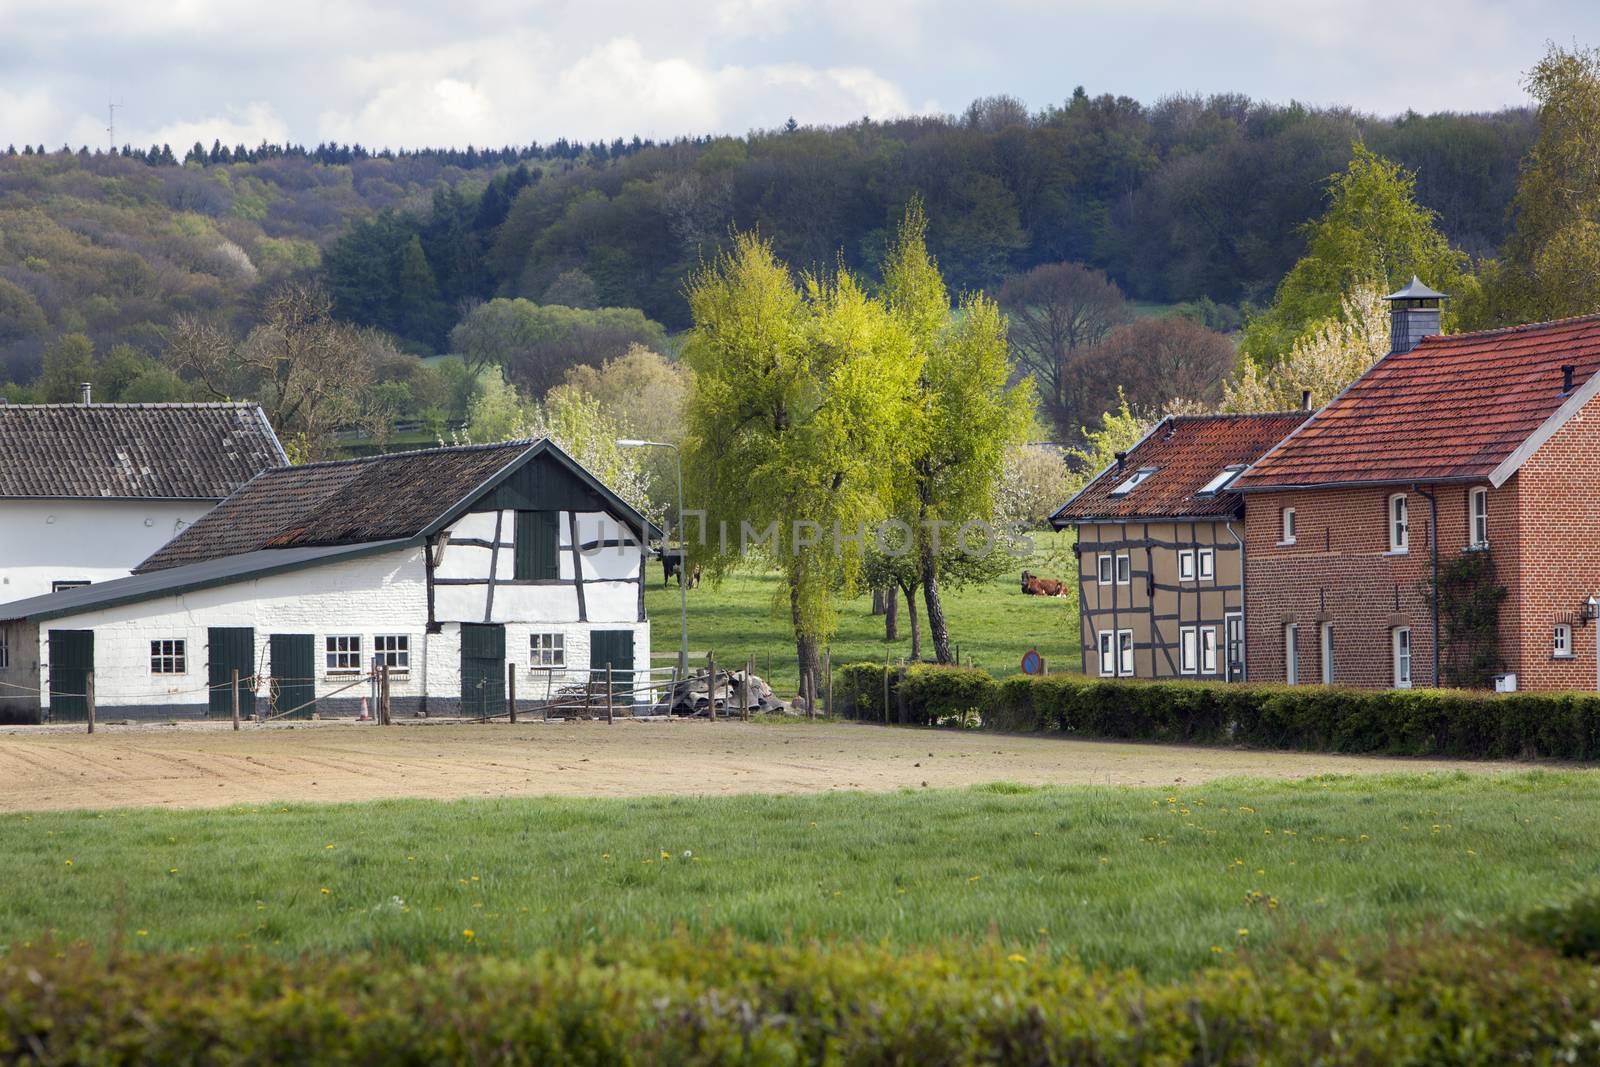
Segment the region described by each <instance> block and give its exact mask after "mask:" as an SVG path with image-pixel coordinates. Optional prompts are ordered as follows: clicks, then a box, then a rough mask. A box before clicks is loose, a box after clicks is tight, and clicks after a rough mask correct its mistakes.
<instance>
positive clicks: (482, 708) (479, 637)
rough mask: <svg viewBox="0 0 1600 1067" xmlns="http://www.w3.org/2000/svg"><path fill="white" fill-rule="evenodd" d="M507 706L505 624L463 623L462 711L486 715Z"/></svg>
mask: <svg viewBox="0 0 1600 1067" xmlns="http://www.w3.org/2000/svg"><path fill="white" fill-rule="evenodd" d="M505 710H506V628H505V627H504V626H493V625H485V624H483V623H471V622H464V623H462V624H461V714H462V715H464V716H467V717H468V718H487V717H488V716H490V715H501V714H504V713H505Z"/></svg>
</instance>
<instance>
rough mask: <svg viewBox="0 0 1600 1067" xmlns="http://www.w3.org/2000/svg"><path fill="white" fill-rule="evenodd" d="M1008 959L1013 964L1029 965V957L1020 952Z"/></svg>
mask: <svg viewBox="0 0 1600 1067" xmlns="http://www.w3.org/2000/svg"><path fill="white" fill-rule="evenodd" d="M1006 959H1008V960H1010V961H1011V962H1012V963H1027V962H1028V957H1026V956H1024V955H1023V954H1022V953H1020V952H1013V953H1012V954H1011V955H1009V956H1007V957H1006Z"/></svg>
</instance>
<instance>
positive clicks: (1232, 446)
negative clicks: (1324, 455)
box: [1051, 411, 1308, 526]
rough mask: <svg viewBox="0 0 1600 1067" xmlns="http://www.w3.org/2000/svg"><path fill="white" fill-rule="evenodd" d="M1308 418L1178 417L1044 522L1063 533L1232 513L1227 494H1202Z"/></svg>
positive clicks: (1296, 414) (1299, 414)
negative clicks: (1070, 528)
mask: <svg viewBox="0 0 1600 1067" xmlns="http://www.w3.org/2000/svg"><path fill="white" fill-rule="evenodd" d="M1307 417H1308V416H1307V413H1306V412H1304V411H1291V412H1283V413H1279V414H1271V415H1181V416H1174V417H1171V418H1167V419H1163V420H1162V422H1161V424H1160V425H1158V426H1157V427H1156V428H1155V429H1154V430H1152V431H1150V433H1149V434H1148V435H1147V436H1146V437H1145V439H1144V440H1142V441H1140V442H1139V444H1138V445H1136V446H1135V447H1134V448H1133V449H1132V450H1131V451H1130V452H1129V453H1128V455H1127V458H1126V459H1125V460H1124V462H1123V463H1122V465H1121V467H1120V468H1119V467H1118V466H1117V465H1115V464H1113V465H1112V466H1110V467H1108V468H1107V469H1106V470H1104V471H1101V472H1100V474H1099V475H1097V476H1096V477H1095V479H1094V480H1093V481H1091V482H1090V483H1089V484H1088V485H1086V486H1084V488H1083V489H1082V490H1081V491H1080V492H1079V493H1078V495H1077V496H1075V497H1073V498H1072V499H1071V500H1069V501H1067V503H1066V504H1065V505H1063V506H1062V507H1061V509H1060V510H1059V511H1057V512H1056V513H1055V514H1054V515H1053V516H1051V522H1053V523H1055V524H1056V525H1057V526H1064V525H1066V524H1068V523H1072V522H1081V521H1083V520H1085V519H1170V518H1191V517H1195V518H1198V517H1207V516H1215V517H1218V518H1222V517H1226V516H1229V515H1233V514H1236V513H1237V511H1238V508H1239V497H1238V496H1237V495H1236V494H1234V493H1233V492H1231V491H1229V490H1228V489H1226V488H1225V489H1224V490H1223V491H1221V492H1217V493H1202V490H1203V489H1204V488H1205V487H1206V486H1207V485H1208V484H1210V482H1211V481H1212V479H1214V478H1216V477H1217V476H1218V475H1219V474H1221V473H1222V472H1223V471H1224V470H1226V469H1227V468H1228V467H1231V466H1240V465H1243V464H1248V463H1253V462H1255V461H1256V460H1257V459H1258V458H1260V456H1261V455H1262V454H1263V453H1265V452H1266V451H1267V450H1268V449H1269V448H1271V447H1272V446H1273V445H1275V444H1277V443H1278V442H1279V441H1281V440H1283V438H1284V437H1285V436H1286V435H1287V434H1289V433H1292V432H1293V431H1294V429H1295V427H1297V426H1299V425H1301V424H1302V423H1303V422H1305V420H1306V418H1307ZM1145 468H1154V473H1153V474H1151V475H1150V476H1149V477H1148V478H1146V479H1145V480H1144V481H1142V482H1140V483H1139V485H1138V486H1136V487H1135V488H1134V489H1133V490H1132V491H1130V492H1128V493H1127V494H1126V495H1122V496H1115V495H1113V492H1114V490H1116V489H1117V487H1118V486H1120V485H1121V484H1122V483H1123V482H1125V481H1126V480H1127V479H1128V478H1129V477H1131V476H1132V475H1133V474H1134V473H1135V472H1136V471H1139V470H1141V469H1145Z"/></svg>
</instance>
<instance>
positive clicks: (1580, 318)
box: [1412, 311, 1600, 351]
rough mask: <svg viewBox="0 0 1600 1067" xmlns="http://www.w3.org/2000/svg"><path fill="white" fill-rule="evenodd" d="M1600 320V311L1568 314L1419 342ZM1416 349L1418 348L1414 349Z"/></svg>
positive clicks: (1435, 335)
mask: <svg viewBox="0 0 1600 1067" xmlns="http://www.w3.org/2000/svg"><path fill="white" fill-rule="evenodd" d="M1591 321H1600V311H1591V312H1589V313H1587V314H1584V315H1568V316H1566V317H1565V318H1560V319H1544V320H1542V321H1540V322H1522V323H1518V324H1517V325H1515V326H1496V327H1495V328H1494V329H1491V330H1464V331H1462V332H1461V333H1435V334H1429V335H1428V336H1427V337H1424V338H1423V339H1422V340H1421V341H1419V342H1418V343H1417V347H1418V348H1420V347H1421V346H1422V345H1423V344H1424V343H1426V342H1427V341H1429V340H1450V341H1455V340H1459V339H1460V338H1463V337H1494V336H1496V335H1498V334H1507V333H1525V332H1528V331H1532V330H1542V329H1544V328H1545V327H1548V326H1568V325H1571V324H1572V323H1575V322H1591ZM1412 351H1416V349H1415V348H1414V349H1412Z"/></svg>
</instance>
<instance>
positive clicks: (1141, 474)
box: [1111, 467, 1160, 496]
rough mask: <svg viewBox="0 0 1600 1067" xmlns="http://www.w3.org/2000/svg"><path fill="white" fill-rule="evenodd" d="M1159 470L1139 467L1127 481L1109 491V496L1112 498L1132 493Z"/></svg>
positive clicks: (1157, 468)
mask: <svg viewBox="0 0 1600 1067" xmlns="http://www.w3.org/2000/svg"><path fill="white" fill-rule="evenodd" d="M1159 469H1160V468H1159V467H1140V468H1139V469H1138V470H1136V471H1134V472H1133V476H1132V477H1130V478H1129V479H1128V480H1127V481H1125V482H1123V483H1122V484H1121V485H1119V486H1117V487H1116V488H1115V489H1113V490H1111V495H1112V496H1127V495H1128V494H1129V493H1131V492H1133V491H1134V490H1135V489H1137V488H1138V487H1139V486H1140V485H1142V484H1143V483H1144V482H1145V481H1146V480H1147V479H1149V477H1150V476H1151V475H1152V474H1154V473H1155V472H1156V471H1157V470H1159Z"/></svg>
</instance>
